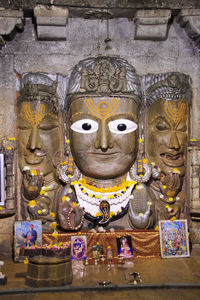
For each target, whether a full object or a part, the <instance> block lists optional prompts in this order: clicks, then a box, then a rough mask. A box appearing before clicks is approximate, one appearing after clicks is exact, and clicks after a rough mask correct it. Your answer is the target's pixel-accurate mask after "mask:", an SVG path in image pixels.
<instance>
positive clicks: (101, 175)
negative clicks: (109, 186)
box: [68, 97, 138, 179]
mask: <svg viewBox="0 0 200 300" xmlns="http://www.w3.org/2000/svg"><path fill="white" fill-rule="evenodd" d="M68 117H69V135H70V146H71V150H72V155H73V157H74V161H75V163H76V165H77V166H78V168H79V169H80V171H81V172H82V174H83V175H85V176H87V177H90V178H96V179H114V178H117V177H120V176H123V175H124V174H126V173H127V172H128V171H129V169H130V168H131V166H132V165H133V163H134V161H135V158H136V153H137V138H138V129H137V128H138V107H137V105H136V103H135V101H134V100H133V99H130V98H125V97H123V98H120V99H119V98H112V97H92V98H81V99H76V100H74V101H73V102H72V104H71V105H70V109H69V116H68Z"/></svg>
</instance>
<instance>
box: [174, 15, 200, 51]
mask: <svg viewBox="0 0 200 300" xmlns="http://www.w3.org/2000/svg"><path fill="white" fill-rule="evenodd" d="M177 19H178V22H179V23H180V25H181V26H182V27H184V29H185V31H186V33H187V34H188V36H189V37H190V38H191V39H192V40H193V41H194V42H195V44H196V45H197V47H198V48H200V9H183V10H181V12H180V13H179V15H178V18H177Z"/></svg>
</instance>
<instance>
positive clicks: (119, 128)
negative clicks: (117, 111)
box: [117, 124, 126, 131]
mask: <svg viewBox="0 0 200 300" xmlns="http://www.w3.org/2000/svg"><path fill="white" fill-rule="evenodd" d="M117 129H118V130H119V131H124V130H126V125H125V124H119V125H118V126H117Z"/></svg>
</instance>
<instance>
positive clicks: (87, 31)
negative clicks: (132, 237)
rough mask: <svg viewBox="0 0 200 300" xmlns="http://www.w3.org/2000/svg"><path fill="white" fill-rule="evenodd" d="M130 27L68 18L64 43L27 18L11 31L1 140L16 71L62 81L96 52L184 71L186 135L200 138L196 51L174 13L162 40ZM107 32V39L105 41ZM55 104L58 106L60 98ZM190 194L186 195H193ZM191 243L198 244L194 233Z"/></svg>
mask: <svg viewBox="0 0 200 300" xmlns="http://www.w3.org/2000/svg"><path fill="white" fill-rule="evenodd" d="M107 28H108V29H109V31H108V32H107ZM135 30H136V25H135V23H134V20H133V19H127V18H119V19H111V20H109V21H108V24H107V21H106V20H103V21H102V20H99V19H95V20H86V19H83V18H69V19H68V24H67V26H66V41H38V40H37V35H36V31H35V26H34V24H33V23H32V19H31V18H28V19H26V20H25V26H24V31H23V32H22V33H17V34H16V35H15V37H14V39H13V40H12V41H8V42H6V44H5V46H4V47H2V49H1V51H0V71H1V72H0V103H1V112H0V126H1V128H0V137H1V139H2V138H6V139H8V138H9V137H13V136H15V137H16V118H15V116H16V114H15V112H16V105H15V102H16V75H17V74H22V73H25V72H46V73H50V74H56V73H57V74H61V75H62V76H64V77H66V79H67V77H68V76H69V74H70V72H71V70H72V68H73V66H74V65H75V64H76V63H78V62H79V61H80V60H81V59H84V58H86V57H89V56H96V55H117V56H120V57H122V58H124V59H127V60H128V62H129V63H130V64H132V65H133V66H134V67H135V68H136V71H137V73H139V74H140V75H144V74H147V73H165V72H183V73H185V74H188V75H190V77H191V78H192V87H193V103H192V109H191V116H190V137H189V139H190V138H192V139H197V140H200V102H199V99H200V87H199V82H200V63H199V58H200V57H199V56H200V54H199V49H198V48H197V47H196V46H195V43H194V42H193V41H192V40H191V39H190V38H189V37H188V35H187V34H186V32H185V30H184V29H183V28H181V27H180V25H179V23H177V19H176V18H175V17H174V19H173V22H172V24H171V25H170V27H169V31H168V37H167V39H166V40H164V41H151V40H136V39H135V38H134V36H135ZM108 34H109V38H110V39H111V41H110V42H109V43H105V39H106V38H107V35H108ZM64 90H65V87H63V91H64ZM63 94H64V92H63ZM60 104H61V106H62V105H63V97H61V100H60ZM195 151H196V150H195ZM198 151H199V150H198ZM190 152H191V151H190ZM198 166H199V165H198ZM192 172H193V169H192ZM196 178H198V176H197V177H195V178H194V177H193V179H192V183H194V182H195V184H196V181H197V180H195V179H196ZM188 187H189V186H188ZM193 192H194V189H193V190H191V193H193ZM191 193H190V197H191V198H192V199H193V197H192V196H191ZM192 201H193V202H192V207H193V206H194V205H197V206H198V207H199V198H195V199H193V200H192ZM195 201H196V202H195ZM194 203H196V204H194ZM195 207H196V206H195ZM193 222H195V220H193ZM13 223H14V216H11V217H9V218H4V219H0V245H2V244H4V245H5V247H4V248H1V254H0V258H1V255H5V254H8V255H11V245H12V240H13V235H12V232H13V227H12V225H13ZM193 227H195V228H196V229H195V230H196V231H195V232H198V227H200V226H199V225H198V223H195V225H194V226H193ZM197 235H198V234H197ZM196 241H197V242H198V243H200V239H199V237H198V238H196Z"/></svg>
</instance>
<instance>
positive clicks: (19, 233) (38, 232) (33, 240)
mask: <svg viewBox="0 0 200 300" xmlns="http://www.w3.org/2000/svg"><path fill="white" fill-rule="evenodd" d="M14 230H15V240H14V249H15V261H23V260H24V259H25V257H24V256H23V254H22V253H23V249H24V248H26V247H35V246H36V247H37V246H38V247H42V223H41V221H38V220H33V221H18V222H15V229H14Z"/></svg>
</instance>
